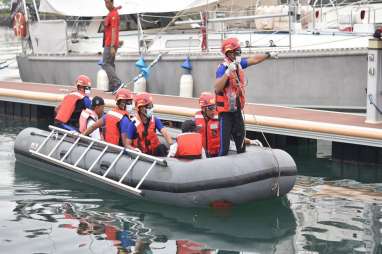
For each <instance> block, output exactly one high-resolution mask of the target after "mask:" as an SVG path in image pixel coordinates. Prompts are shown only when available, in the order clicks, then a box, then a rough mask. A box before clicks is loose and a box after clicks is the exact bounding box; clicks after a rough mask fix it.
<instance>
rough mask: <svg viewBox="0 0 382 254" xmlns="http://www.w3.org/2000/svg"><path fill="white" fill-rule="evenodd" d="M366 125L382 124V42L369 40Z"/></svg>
mask: <svg viewBox="0 0 382 254" xmlns="http://www.w3.org/2000/svg"><path fill="white" fill-rule="evenodd" d="M367 62H368V67H367V72H368V73H367V98H366V101H367V103H366V104H367V105H366V121H365V122H366V123H374V124H375V123H381V122H382V40H381V39H377V38H372V39H369V48H368V54H367Z"/></svg>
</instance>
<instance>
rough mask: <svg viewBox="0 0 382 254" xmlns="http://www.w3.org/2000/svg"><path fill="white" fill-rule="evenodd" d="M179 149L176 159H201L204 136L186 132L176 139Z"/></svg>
mask: <svg viewBox="0 0 382 254" xmlns="http://www.w3.org/2000/svg"><path fill="white" fill-rule="evenodd" d="M176 143H177V144H178V149H177V151H176V154H175V157H176V158H186V159H200V158H202V149H203V145H202V136H201V135H200V134H199V133H195V132H186V133H182V134H179V135H178V136H177V137H176Z"/></svg>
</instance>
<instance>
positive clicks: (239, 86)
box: [215, 38, 277, 156]
mask: <svg viewBox="0 0 382 254" xmlns="http://www.w3.org/2000/svg"><path fill="white" fill-rule="evenodd" d="M221 52H222V53H223V54H224V56H225V58H224V61H223V63H221V64H220V65H219V67H218V69H217V71H216V80H215V94H216V107H217V112H218V114H219V123H220V138H221V139H220V151H219V156H224V155H227V153H228V150H229V144H230V138H231V136H232V138H233V140H234V142H235V146H236V151H237V152H238V153H243V152H245V145H246V144H245V142H244V141H245V128H244V120H243V115H242V112H241V111H242V110H243V109H244V105H245V86H246V78H245V75H244V71H243V69H245V68H247V67H248V66H251V65H255V64H258V63H261V62H263V61H264V60H266V59H268V58H270V57H274V58H276V57H277V54H276V53H275V52H267V53H265V54H256V55H253V56H250V57H248V58H241V48H240V42H239V40H238V39H237V38H228V39H226V40H224V41H223V43H222V47H221Z"/></svg>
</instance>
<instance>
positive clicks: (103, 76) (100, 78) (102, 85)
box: [97, 68, 109, 91]
mask: <svg viewBox="0 0 382 254" xmlns="http://www.w3.org/2000/svg"><path fill="white" fill-rule="evenodd" d="M97 89H99V90H104V91H106V90H108V89H109V78H108V77H107V73H106V71H105V70H104V69H102V68H101V69H99V71H98V72H97Z"/></svg>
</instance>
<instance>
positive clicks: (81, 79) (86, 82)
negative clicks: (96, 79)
mask: <svg viewBox="0 0 382 254" xmlns="http://www.w3.org/2000/svg"><path fill="white" fill-rule="evenodd" d="M76 86H84V87H91V86H92V80H91V79H90V78H89V77H88V76H86V75H80V76H78V77H77V79H76Z"/></svg>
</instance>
